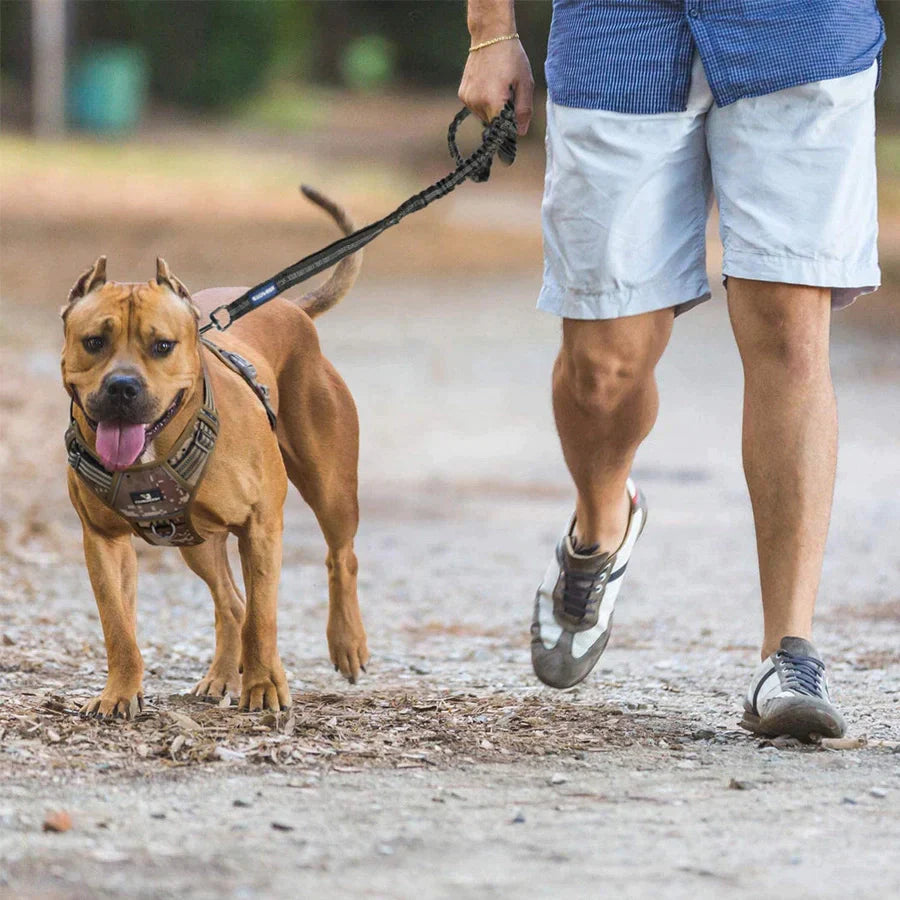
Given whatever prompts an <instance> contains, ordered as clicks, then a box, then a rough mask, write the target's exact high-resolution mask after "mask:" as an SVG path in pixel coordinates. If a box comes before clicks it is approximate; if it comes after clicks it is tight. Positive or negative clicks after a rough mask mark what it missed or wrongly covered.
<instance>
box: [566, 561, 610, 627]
mask: <svg viewBox="0 0 900 900" xmlns="http://www.w3.org/2000/svg"><path fill="white" fill-rule="evenodd" d="M610 568H611V565H610V562H607V563H606V564H605V565H604V566H603V567H602V568H601V569H599V570H598V571H596V572H582V571H579V570H572V569H566V581H565V585H564V587H563V611H564V612H565V614H566V615H567V616H572V617H573V618H578V619H583V618H584V617H585V616H586V615H587V614H588V612H589V611H590V612H591V613H593V612H594V609H595V607H596V606H597V603H598V602H599V599H600V596H601V592H600V591H597V590H596V587H597V582H598V581H599V582H600V583H601V584H603V583H605V582H606V579H607V577H608V576H609V572H610Z"/></svg>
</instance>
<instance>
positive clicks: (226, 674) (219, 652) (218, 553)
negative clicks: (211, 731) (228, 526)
mask: <svg viewBox="0 0 900 900" xmlns="http://www.w3.org/2000/svg"><path fill="white" fill-rule="evenodd" d="M227 539H228V535H227V534H221V535H216V536H214V537H211V538H209V539H208V540H207V541H206V542H205V543H203V544H197V546H195V547H182V548H181V555H182V556H183V557H184V561H185V562H186V563H187V564H188V566H189V567H190V569H191V571H192V572H195V573H196V574H197V575H199V576H200V577H201V578H202V579H203V580H204V581H205V582H206V584H207V587H209V592H210V593H211V594H212V598H213V603H214V604H215V610H216V613H215V615H216V650H215V653H214V655H213V661H212V665H211V666H210V667H209V671H208V672H207V673H206V675H205V676H204V677H203V678H202V679H201V680H200V681H199V682H198V683H197V684H196V685H194V688H193V689H192V690H191V693H192V694H196V695H197V696H198V697H212V698H216V699H218V698H220V697H224V696H225V694H231V695H232V696H233V697H235V698H238V697H240V695H241V676H240V663H241V626H242V624H243V621H244V598H243V597H242V596H241V593H240V591H239V590H238V587H237V584H236V583H235V580H234V575H233V573H232V571H231V566H230V565H229V564H228V553H227V551H226V541H227Z"/></svg>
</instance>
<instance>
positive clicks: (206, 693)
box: [191, 663, 241, 700]
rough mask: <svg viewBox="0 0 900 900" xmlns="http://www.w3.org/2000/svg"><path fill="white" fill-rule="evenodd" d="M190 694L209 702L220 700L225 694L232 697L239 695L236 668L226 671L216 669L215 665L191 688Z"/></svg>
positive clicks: (239, 681)
mask: <svg viewBox="0 0 900 900" xmlns="http://www.w3.org/2000/svg"><path fill="white" fill-rule="evenodd" d="M191 693H192V694H193V695H194V696H195V697H204V698H206V699H209V700H221V699H222V698H223V697H224V696H225V695H226V694H231V696H232V697H239V696H240V695H241V676H240V673H239V672H238V670H237V668H235V669H233V670H228V669H224V668H218V667H216V665H215V663H214V664H213V665H212V666H210V668H209V671H208V672H207V673H206V675H205V677H203V678H202V679H201V680H200V681H198V682H197V684H195V685H194V686H193V687H192V688H191Z"/></svg>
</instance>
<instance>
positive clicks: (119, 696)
mask: <svg viewBox="0 0 900 900" xmlns="http://www.w3.org/2000/svg"><path fill="white" fill-rule="evenodd" d="M143 709H144V695H143V694H142V693H141V691H138V692H137V693H136V694H132V695H131V696H130V697H127V696H123V692H121V691H111V690H108V689H104V690H103V693H102V694H100V695H99V696H98V697H93V698H92V699H90V700H88V702H87V703H85V704H84V706H82V707H81V709H80V710H79V712H80V713H81V715H82V716H90V717H92V718H95V719H133V718H134V717H135V716H136V715H137V714H138V713H139V712H142V711H143Z"/></svg>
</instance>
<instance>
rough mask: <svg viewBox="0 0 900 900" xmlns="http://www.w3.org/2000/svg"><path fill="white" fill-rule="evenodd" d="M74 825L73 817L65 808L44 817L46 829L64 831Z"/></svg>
mask: <svg viewBox="0 0 900 900" xmlns="http://www.w3.org/2000/svg"><path fill="white" fill-rule="evenodd" d="M71 827H72V817H71V816H70V815H69V814H68V813H67V812H66V811H65V810H64V809H58V810H56V811H55V812H49V813H47V816H46V818H45V819H44V831H55V832H62V831H68V830H69V829H70V828H71Z"/></svg>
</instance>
